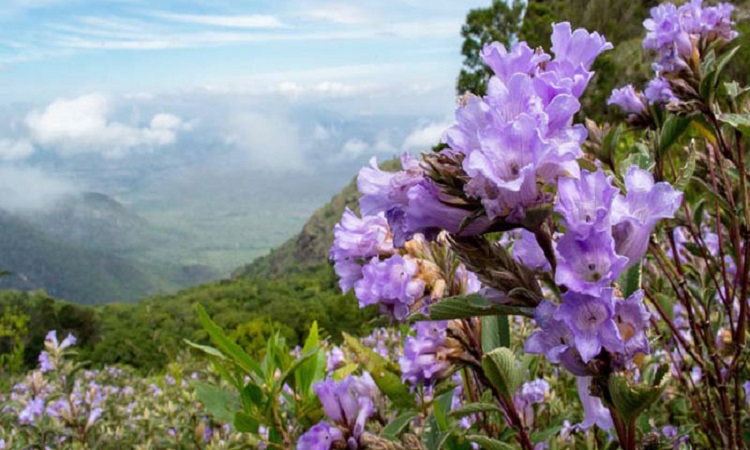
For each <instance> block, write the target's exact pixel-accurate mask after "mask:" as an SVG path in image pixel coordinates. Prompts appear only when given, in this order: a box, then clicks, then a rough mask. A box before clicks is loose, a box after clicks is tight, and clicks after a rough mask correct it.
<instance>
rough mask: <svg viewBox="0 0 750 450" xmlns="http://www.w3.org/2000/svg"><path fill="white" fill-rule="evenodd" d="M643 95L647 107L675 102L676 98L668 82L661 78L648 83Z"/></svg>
mask: <svg viewBox="0 0 750 450" xmlns="http://www.w3.org/2000/svg"><path fill="white" fill-rule="evenodd" d="M643 93H644V95H645V96H646V99H647V100H648V104H649V105H654V104H662V103H670V102H676V101H677V97H675V95H674V93H673V92H672V88H671V86H670V85H669V81H667V80H665V79H664V78H662V77H656V78H654V79H653V80H651V81H649V82H648V85H647V86H646V90H645V91H644V92H643Z"/></svg>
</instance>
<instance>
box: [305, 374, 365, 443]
mask: <svg viewBox="0 0 750 450" xmlns="http://www.w3.org/2000/svg"><path fill="white" fill-rule="evenodd" d="M313 389H314V390H315V393H316V394H317V395H318V398H319V399H320V403H321V404H322V405H323V410H324V411H325V413H326V416H328V418H329V419H331V421H333V423H335V424H336V425H338V426H340V427H342V428H343V429H344V430H346V432H347V436H348V437H350V438H353V439H354V442H357V441H358V440H359V438H360V436H361V435H362V433H363V432H364V430H365V422H366V421H367V419H368V418H370V417H371V416H372V415H373V414H374V413H375V406H374V404H373V401H372V396H373V395H374V394H375V393H376V392H377V388H376V387H375V383H374V382H373V380H372V378H371V377H369V375H368V376H362V377H356V376H352V375H350V376H348V377H346V378H344V379H343V380H341V381H339V382H337V381H335V380H333V379H331V378H329V379H327V380H325V381H322V382H320V383H316V384H315V385H314V386H313ZM355 448H356V447H355Z"/></svg>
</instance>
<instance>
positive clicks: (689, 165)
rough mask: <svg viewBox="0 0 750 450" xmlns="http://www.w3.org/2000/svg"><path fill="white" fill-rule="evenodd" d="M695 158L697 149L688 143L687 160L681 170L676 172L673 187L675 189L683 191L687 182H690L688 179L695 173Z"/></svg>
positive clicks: (696, 158)
mask: <svg viewBox="0 0 750 450" xmlns="http://www.w3.org/2000/svg"><path fill="white" fill-rule="evenodd" d="M697 160H698V151H697V150H696V149H695V147H694V146H693V145H690V146H689V147H688V154H687V161H686V162H685V165H684V166H683V167H682V170H680V173H679V174H677V178H676V179H675V182H674V187H675V188H676V189H677V190H679V191H684V190H685V188H687V185H688V183H690V180H691V179H692V178H693V173H695V163H696V161H697Z"/></svg>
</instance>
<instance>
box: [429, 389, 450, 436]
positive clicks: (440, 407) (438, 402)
mask: <svg viewBox="0 0 750 450" xmlns="http://www.w3.org/2000/svg"><path fill="white" fill-rule="evenodd" d="M452 402H453V391H448V392H445V393H443V394H441V395H438V396H437V397H436V398H435V401H434V402H433V403H432V407H433V411H434V414H435V420H436V421H437V424H438V427H439V429H440V431H448V430H449V429H450V427H449V426H448V414H449V413H450V410H451V403H452Z"/></svg>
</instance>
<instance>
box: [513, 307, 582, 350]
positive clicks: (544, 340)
mask: <svg viewBox="0 0 750 450" xmlns="http://www.w3.org/2000/svg"><path fill="white" fill-rule="evenodd" d="M556 311H557V306H555V305H554V304H553V303H552V302H550V301H549V300H543V301H542V302H541V303H540V304H539V305H538V306H537V307H536V309H535V310H534V319H535V320H536V323H537V325H538V326H539V328H540V329H539V330H537V331H535V332H534V333H532V334H531V336H529V337H528V339H526V342H525V343H524V351H525V352H526V353H533V354H544V355H545V356H546V357H547V359H548V360H549V361H550V362H551V363H555V364H557V363H560V362H561V356H562V355H563V353H565V352H566V351H567V350H568V349H569V348H570V347H571V346H572V345H573V333H571V331H570V329H569V328H568V326H567V325H566V324H565V323H564V322H563V321H561V320H558V319H556V318H555V317H554V316H555V312H556Z"/></svg>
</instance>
